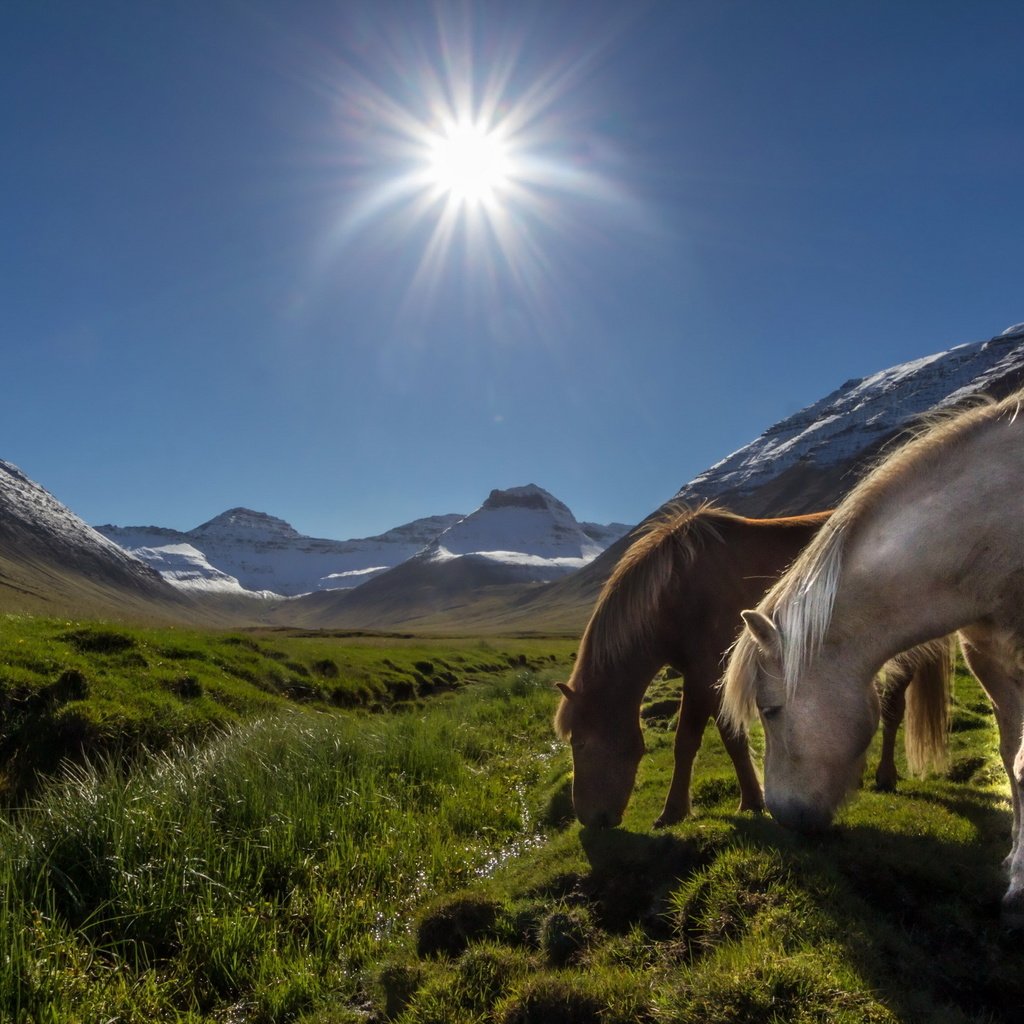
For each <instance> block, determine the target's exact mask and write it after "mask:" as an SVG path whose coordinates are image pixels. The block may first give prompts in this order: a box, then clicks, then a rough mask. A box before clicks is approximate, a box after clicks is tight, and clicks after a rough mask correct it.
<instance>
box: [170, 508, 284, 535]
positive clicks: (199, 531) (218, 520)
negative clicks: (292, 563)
mask: <svg viewBox="0 0 1024 1024" xmlns="http://www.w3.org/2000/svg"><path fill="white" fill-rule="evenodd" d="M224 532H228V533H231V534H232V535H233V536H236V537H237V536H239V535H240V534H247V535H250V536H254V535H257V536H264V537H265V536H272V537H275V538H281V537H293V538H295V537H300V536H301V534H300V533H299V532H298V530H296V529H295V528H294V527H293V526H292V525H291V524H290V523H286V522H285V521H284V520H283V519H278V518H277V516H271V515H268V514H267V513H266V512H255V511H253V509H251V508H242V507H238V508H229V509H228V510H227V511H226V512H221V514H220V515H219V516H214V517H213V519H210V520H208V521H207V522H205V523H202V524H201V525H200V526H197V527H196V528H195V529H194V530H191V531H190V533H191V534H192V535H193V536H197V537H201V536H204V535H207V534H210V533H224Z"/></svg>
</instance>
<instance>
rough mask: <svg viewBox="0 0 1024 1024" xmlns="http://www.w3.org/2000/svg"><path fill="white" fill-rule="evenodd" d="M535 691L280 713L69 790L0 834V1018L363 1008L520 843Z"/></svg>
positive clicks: (49, 796) (547, 750)
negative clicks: (371, 990)
mask: <svg viewBox="0 0 1024 1024" xmlns="http://www.w3.org/2000/svg"><path fill="white" fill-rule="evenodd" d="M548 690H549V687H548V685H547V683H546V682H545V683H541V682H539V681H538V677H537V676H536V675H535V674H534V673H531V672H529V671H528V670H523V669H519V670H518V671H516V672H513V671H512V670H507V671H506V672H505V673H503V675H502V677H500V678H498V679H496V680H494V681H492V682H490V683H482V684H480V685H478V686H477V687H474V688H467V689H466V690H464V691H463V692H461V693H459V694H456V695H453V696H451V697H448V698H446V699H441V700H439V701H437V702H436V704H435V705H434V706H433V707H431V708H430V709H429V710H419V711H416V712H413V713H407V714H401V715H383V716H382V715H377V716H369V715H362V714H360V715H355V714H351V713H349V714H344V715H339V714H337V713H335V714H323V713H319V714H318V713H315V712H313V711H310V710H308V709H297V710H293V711H290V712H287V713H279V714H276V715H274V716H273V717H271V718H267V719H264V720H258V721H253V722H249V723H247V724H244V725H240V726H236V727H235V728H233V729H231V730H230V731H228V732H227V733H225V734H224V735H221V736H219V737H218V738H217V739H216V740H214V741H211V742H208V743H206V744H205V745H203V746H202V747H201V748H198V749H181V750H172V751H168V752H166V753H164V754H162V755H160V756H157V757H154V758H152V759H150V760H148V761H147V762H145V763H144V764H142V765H140V766H139V767H138V768H137V769H136V770H135V771H134V772H133V773H131V774H130V775H128V776H125V775H124V774H123V773H121V772H118V771H111V770H109V769H108V768H106V767H104V766H102V765H98V766H97V765H92V766H86V767H82V768H79V769H77V770H74V771H73V772H71V773H70V774H69V776H68V777H67V778H65V779H64V780H63V781H62V782H60V783H59V784H55V785H52V786H50V787H48V788H47V789H46V790H45V791H44V792H43V793H42V794H41V796H40V797H39V799H38V800H37V801H35V802H34V803H33V804H32V805H31V806H29V807H27V808H25V809H24V810H23V811H22V812H21V813H20V814H19V815H18V817H17V820H16V821H15V822H14V823H8V824H7V826H6V828H5V833H6V835H5V842H4V848H5V851H6V856H5V859H4V861H3V862H2V864H0V948H2V949H4V950H6V951H7V954H6V956H5V958H2V959H0V1019H2V1020H19V1021H21V1020H24V1021H33V1022H43V1021H54V1022H57V1021H70V1020H101V1019H102V1020H119V1021H144V1020H145V1021H153V1020H168V1021H169V1020H195V1021H198V1020H214V1019H223V1018H224V1017H225V1016H227V1017H231V1015H235V1016H234V1017H231V1019H244V1020H247V1021H248V1020H251V1021H278V1020H292V1019H295V1018H296V1017H297V1016H298V1015H299V1014H300V1013H302V1012H304V1011H309V1010H312V1009H313V1008H315V1007H317V1006H323V1005H331V1006H339V1005H341V1006H344V1005H356V1004H358V1002H359V999H360V998H361V996H360V985H359V979H360V977H361V976H362V974H363V972H364V970H365V969H367V968H368V967H369V966H371V965H373V964H374V963H376V962H377V960H378V959H379V957H380V956H381V955H382V950H384V949H386V948H390V947H391V946H393V945H394V944H396V943H398V942H400V941H401V939H402V938H403V937H404V935H405V934H406V932H407V930H408V928H409V925H410V922H411V921H412V920H413V917H414V908H415V907H416V906H418V905H419V904H421V903H423V902H424V901H425V900H427V899H428V897H430V896H432V895H433V894H434V893H436V892H438V891H452V890H454V889H459V888H462V887H465V886H467V885H470V884H472V883H473V882H474V881H475V880H476V879H478V878H479V877H481V876H482V875H486V874H487V873H489V872H491V871H493V870H494V868H495V866H496V865H497V864H498V863H500V861H501V859H502V857H508V856H511V855H513V854H514V853H515V852H516V851H518V850H521V849H524V848H526V846H528V845H529V844H530V843H531V842H534V841H537V835H538V830H539V828H540V826H539V824H538V823H537V822H536V821H535V815H534V813H533V812H532V810H531V805H530V800H529V798H528V793H529V791H530V790H531V788H535V787H536V786H537V784H538V783H539V782H540V781H541V779H542V777H543V776H544V774H545V772H546V771H547V767H546V765H547V760H548V759H549V758H550V756H551V744H550V741H549V739H548V736H547V735H546V725H547V722H546V719H547V717H548V713H549V707H548V705H549V703H550V696H549V692H548ZM334 1019H347V1018H346V1017H345V1016H344V1015H342V1016H339V1017H337V1018H334Z"/></svg>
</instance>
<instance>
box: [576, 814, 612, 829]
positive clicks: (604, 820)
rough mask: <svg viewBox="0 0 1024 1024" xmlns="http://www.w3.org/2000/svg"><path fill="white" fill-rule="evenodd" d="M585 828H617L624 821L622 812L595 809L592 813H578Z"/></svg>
mask: <svg viewBox="0 0 1024 1024" xmlns="http://www.w3.org/2000/svg"><path fill="white" fill-rule="evenodd" d="M576 817H577V818H579V821H580V824H581V825H582V826H583V827H584V828H616V827H617V826H618V824H619V823H620V822H621V821H622V815H621V814H612V812H611V811H594V812H593V813H591V814H579V813H577V815H576Z"/></svg>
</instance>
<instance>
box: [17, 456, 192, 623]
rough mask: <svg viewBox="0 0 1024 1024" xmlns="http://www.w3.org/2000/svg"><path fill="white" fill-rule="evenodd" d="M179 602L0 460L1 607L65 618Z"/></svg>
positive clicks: (171, 591)
mask: <svg viewBox="0 0 1024 1024" xmlns="http://www.w3.org/2000/svg"><path fill="white" fill-rule="evenodd" d="M180 600H181V599H180V596H179V594H178V593H177V592H176V591H175V590H174V588H173V587H170V586H168V585H167V583H165V582H164V580H162V579H161V577H160V575H159V574H158V573H156V572H154V571H153V570H152V569H150V568H149V566H147V565H146V564H145V563H144V562H142V561H140V560H139V559H137V558H134V557H133V556H131V555H130V554H128V553H127V552H125V551H123V550H122V549H121V548H120V547H118V546H117V545H116V544H114V543H112V542H111V541H110V540H108V539H107V538H106V537H104V536H103V535H102V534H100V533H98V532H97V531H96V530H94V529H93V528H92V527H91V526H89V525H88V523H86V522H85V521H84V520H82V519H80V518H79V517H78V516H76V515H75V514H74V513H73V512H72V511H71V510H70V509H69V508H67V507H66V506H65V505H63V504H61V503H60V502H59V501H58V500H57V499H56V498H55V497H54V496H53V495H52V494H51V493H50V492H49V491H47V490H46V489H45V488H44V487H42V486H41V485H40V484H38V483H36V482H35V481H33V480H30V479H29V477H28V476H26V475H25V473H23V472H22V471H21V470H20V469H19V468H18V467H17V466H15V465H13V464H12V463H10V462H4V461H2V460H0V606H2V607H4V608H8V607H13V608H19V609H23V608H29V609H33V610H38V611H44V612H46V611H49V612H52V613H54V614H64V613H65V611H67V610H72V611H73V612H74V613H77V612H78V611H80V610H84V609H86V608H90V607H91V608H94V609H98V610H100V611H105V612H109V611H111V610H126V609H127V608H128V606H129V604H132V605H134V608H133V610H134V611H135V612H138V611H140V610H142V609H143V608H147V607H148V608H150V609H152V608H154V607H155V606H157V605H159V606H161V607H163V606H166V605H171V606H173V605H175V604H176V603H178V602H180Z"/></svg>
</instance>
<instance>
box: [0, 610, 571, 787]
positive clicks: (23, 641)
mask: <svg viewBox="0 0 1024 1024" xmlns="http://www.w3.org/2000/svg"><path fill="white" fill-rule="evenodd" d="M572 646H573V645H572V644H571V642H569V641H552V642H549V643H546V644H541V643H539V642H538V641H531V640H508V641H504V640H503V641H494V642H487V641H480V640H465V641H445V642H444V643H443V644H441V643H437V642H431V641H425V640H422V639H415V638H402V637H388V636H362V637H335V636H330V635H324V634H314V635H302V634H298V633H295V632H294V631H288V630H269V631H247V632H238V633H215V632H208V633H204V632H200V631H195V630H184V629H174V628H164V629H155V628H135V627H129V626H122V625H112V624H105V623H95V622H73V621H66V620H59V619H41V618H32V617H28V616H12V615H6V616H0V716H2V717H0V799H2V798H6V800H7V802H8V803H10V802H12V801H17V800H20V799H22V798H23V797H24V796H25V794H27V793H30V792H31V791H32V790H33V788H34V786H35V785H36V783H37V781H38V778H39V776H40V774H44V775H45V774H51V773H53V772H55V771H56V770H57V769H58V768H59V766H60V765H61V763H62V762H63V761H65V760H67V759H70V760H73V761H81V760H82V758H83V756H86V755H87V756H89V757H91V758H96V757H107V758H121V757H127V758H128V759H131V758H132V757H134V756H137V755H138V754H139V753H140V752H142V751H156V750H164V749H170V748H171V747H173V746H175V745H177V744H180V743H182V742H188V741H199V740H201V739H203V738H205V737H208V736H211V735H213V734H214V733H216V732H217V731H219V730H221V729H223V728H225V727H228V726H231V725H234V724H237V723H240V722H244V721H247V720H249V719H251V718H252V717H253V716H256V715H270V714H274V713H276V712H278V711H282V710H285V709H287V708H289V707H295V706H308V707H315V708H367V709H372V710H378V711H379V710H386V709H391V708H395V707H407V706H412V705H415V704H416V703H417V702H419V701H422V700H423V699H424V698H427V697H429V696H432V695H434V694H436V693H438V692H444V691H446V690H450V689H452V688H456V687H459V686H462V685H464V684H465V683H468V682H474V681H478V680H480V679H485V678H489V677H492V676H493V675H495V674H496V673H500V672H504V671H507V670H508V669H509V668H533V669H537V668H543V667H547V666H553V665H560V666H561V667H562V671H563V672H567V665H568V657H569V654H570V652H571V650H572Z"/></svg>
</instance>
